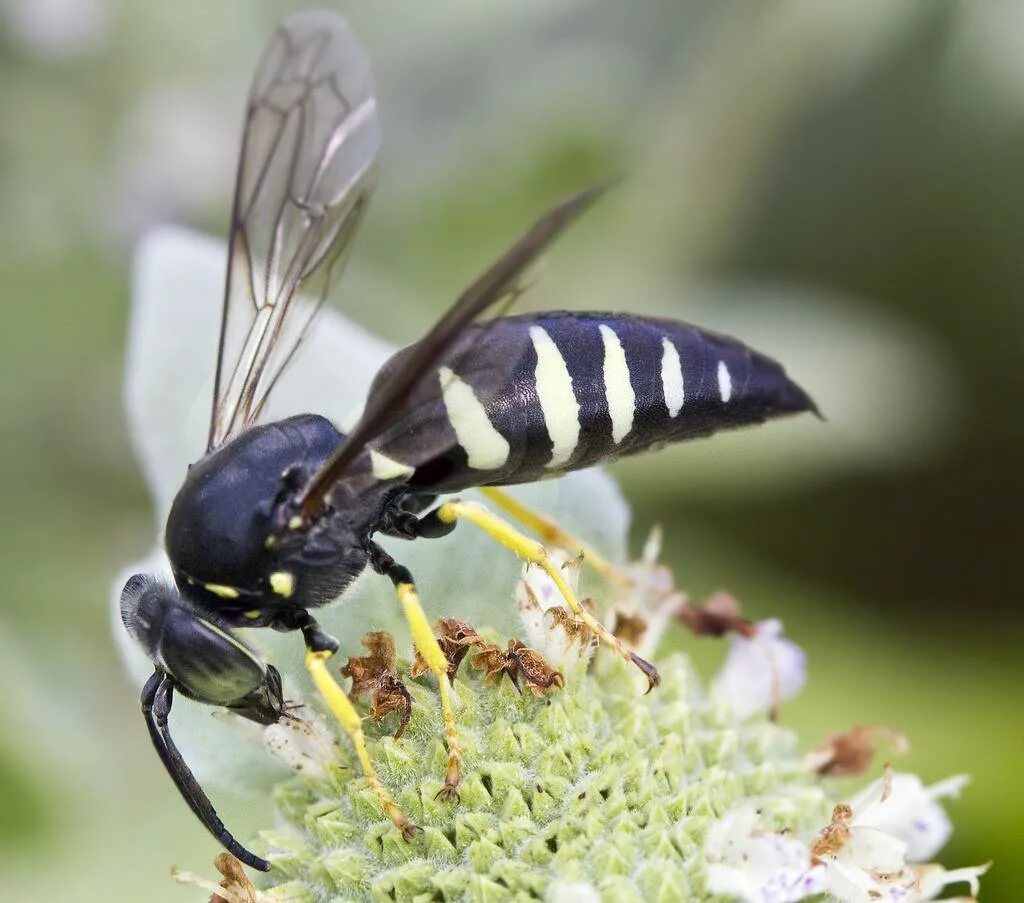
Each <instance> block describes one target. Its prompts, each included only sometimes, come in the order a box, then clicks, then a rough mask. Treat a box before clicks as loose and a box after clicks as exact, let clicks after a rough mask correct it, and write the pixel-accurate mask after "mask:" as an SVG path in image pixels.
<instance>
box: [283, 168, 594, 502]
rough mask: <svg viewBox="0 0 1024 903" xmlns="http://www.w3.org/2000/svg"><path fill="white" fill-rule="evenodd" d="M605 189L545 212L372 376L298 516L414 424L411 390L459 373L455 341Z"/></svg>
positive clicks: (514, 290) (511, 295)
mask: <svg viewBox="0 0 1024 903" xmlns="http://www.w3.org/2000/svg"><path fill="white" fill-rule="evenodd" d="M604 190H605V186H604V185H595V186H591V187H590V188H586V189H584V190H583V191H580V192H578V193H577V194H574V195H572V196H570V197H568V198H566V199H565V200H564V201H562V202H561V203H559V204H557V205H555V206H554V207H552V208H551V209H550V210H548V211H547V212H546V213H545V214H543V215H542V216H541V217H540V219H538V220H537V221H536V222H535V223H534V224H533V225H532V226H531V227H530V228H529V229H527V231H526V232H524V233H523V234H522V235H521V236H520V237H519V239H518V240H517V241H516V242H515V243H514V244H513V245H512V246H511V247H510V248H509V249H508V250H507V251H506V252H505V253H504V254H502V256H501V257H499V258H498V259H497V260H496V261H495V262H494V263H493V264H491V266H490V267H488V268H487V269H486V270H485V271H484V272H483V273H482V274H481V275H480V276H479V278H477V280H476V281H475V282H473V284H472V285H470V286H469V287H468V288H467V289H466V290H465V291H464V292H463V293H462V294H461V295H460V296H459V298H458V300H456V302H455V304H453V305H452V307H451V308H449V310H448V312H447V313H446V314H445V315H444V316H443V317H441V319H440V320H438V321H437V323H436V324H435V325H434V327H433V328H432V329H431V330H430V331H429V332H428V333H427V334H426V335H425V336H424V337H423V338H422V339H420V341H418V342H416V343H415V344H414V345H411V346H409V347H408V348H406V349H404V351H403V352H400V353H399V355H396V357H394V358H392V360H391V361H390V362H389V364H387V365H385V368H384V369H382V371H381V373H379V374H378V376H377V378H376V379H375V380H374V384H373V387H372V389H371V391H370V395H369V397H368V399H367V402H366V408H365V410H364V411H363V414H362V416H361V417H360V419H359V422H358V423H357V424H356V426H355V427H354V428H353V429H352V431H351V432H350V433H349V434H348V436H347V437H346V439H345V441H344V442H343V443H342V444H341V445H340V446H339V447H338V449H337V451H336V452H335V453H334V454H333V455H332V456H331V457H330V458H329V459H328V460H327V462H326V463H325V464H324V465H323V467H322V468H321V469H320V470H319V471H318V472H317V473H316V474H315V475H314V477H313V479H312V480H311V481H310V483H309V485H308V486H307V487H306V489H305V490H304V492H303V494H302V498H301V500H300V504H301V512H302V514H303V516H309V515H311V514H313V513H314V512H316V511H318V510H319V509H320V508H321V507H322V505H323V503H324V500H325V499H326V498H327V496H328V494H329V493H330V491H331V489H332V488H333V487H334V486H335V485H336V484H337V483H338V482H339V481H340V480H342V479H343V478H344V477H345V475H346V474H347V472H348V470H349V468H350V467H351V466H352V465H353V464H354V463H355V462H356V460H357V459H359V458H360V456H361V455H362V454H363V453H364V452H365V451H366V450H367V448H368V446H370V445H372V444H375V440H377V439H379V438H380V437H382V436H385V435H386V434H387V433H388V432H389V431H391V430H395V429H398V430H400V431H408V430H409V429H412V428H414V427H415V424H416V415H417V413H422V414H425V413H426V412H417V411H415V410H411V409H410V401H411V400H413V399H415V398H416V397H417V392H416V390H417V389H418V388H419V387H421V386H422V385H423V383H424V381H425V380H434V379H437V378H438V373H439V371H440V370H441V369H442V368H448V369H449V370H451V371H452V372H453V373H458V360H457V356H458V355H457V354H456V357H452V354H451V353H452V352H453V351H456V352H457V351H458V348H457V346H458V344H459V339H460V338H461V337H463V336H464V335H465V333H466V331H467V330H468V329H469V327H470V326H472V325H473V324H474V323H475V321H476V320H477V318H478V317H480V316H481V315H482V314H484V313H486V312H487V311H488V310H489V309H490V308H492V307H494V306H495V305H496V304H499V303H500V302H502V301H507V302H511V301H512V300H514V299H515V297H516V296H517V295H518V293H519V291H520V290H521V289H520V285H519V279H520V277H521V276H522V274H523V272H524V271H525V270H526V269H527V268H528V267H529V266H530V264H532V263H533V262H534V261H535V260H536V259H537V258H538V257H539V256H540V254H541V253H542V252H543V251H544V250H545V249H546V248H547V246H548V245H549V244H551V242H552V241H554V239H555V238H557V237H558V236H559V235H560V234H561V233H562V231H563V230H564V229H565V228H566V227H567V226H568V225H569V224H570V223H572V222H573V221H574V220H575V219H576V218H577V217H578V216H579V215H580V214H581V213H583V211H584V210H586V209H587V208H588V207H589V206H590V205H591V204H592V203H593V202H594V201H595V200H596V199H597V198H598V197H599V196H600V195H601V194H602V193H603V192H604ZM493 363H494V366H495V367H498V368H502V369H504V368H510V367H514V365H515V362H508V361H494V362H493ZM442 378H446V377H445V376H442ZM448 378H450V377H448ZM490 382H491V383H492V384H497V383H498V382H499V381H498V380H496V379H492V380H490ZM431 453H432V452H431ZM424 454H427V452H426V450H424Z"/></svg>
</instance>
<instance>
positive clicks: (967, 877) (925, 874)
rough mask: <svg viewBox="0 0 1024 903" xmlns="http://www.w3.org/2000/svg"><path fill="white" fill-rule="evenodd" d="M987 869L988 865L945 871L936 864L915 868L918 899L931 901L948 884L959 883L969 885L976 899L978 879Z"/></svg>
mask: <svg viewBox="0 0 1024 903" xmlns="http://www.w3.org/2000/svg"><path fill="white" fill-rule="evenodd" d="M988 868H989V867H988V864H986V865H973V866H966V867H964V868H959V869H950V870H949V871H947V870H946V869H944V868H943V867H942V866H941V865H939V864H937V863H929V864H928V865H920V866H917V867H916V868H915V871H916V872H917V878H918V881H919V882H920V895H921V897H920V899H922V900H932V899H934V898H935V897H937V896H938V895H939V894H940V893H941V892H942V891H943V890H945V888H947V887H948V886H949V885H950V884H960V883H966V884H968V885H970V888H971V896H972V897H977V896H978V890H979V882H978V879H979V878H980V877H981V876H982V875H984V874H985V872H987V871H988Z"/></svg>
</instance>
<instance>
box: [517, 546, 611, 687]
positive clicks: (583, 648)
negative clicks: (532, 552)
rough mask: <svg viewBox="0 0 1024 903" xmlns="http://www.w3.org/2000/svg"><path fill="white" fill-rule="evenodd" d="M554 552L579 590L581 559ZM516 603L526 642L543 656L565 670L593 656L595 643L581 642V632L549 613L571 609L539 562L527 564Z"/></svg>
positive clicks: (555, 557)
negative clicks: (537, 564) (567, 628)
mask: <svg viewBox="0 0 1024 903" xmlns="http://www.w3.org/2000/svg"><path fill="white" fill-rule="evenodd" d="M550 554H551V558H552V560H553V561H554V562H555V564H556V566H558V567H559V568H561V570H562V576H563V577H564V578H565V582H566V583H567V584H568V585H569V588H570V589H571V590H572V591H573V592H574V593H577V592H578V587H579V577H580V566H581V562H580V560H579V559H574V558H573V557H572V556H571V555H569V554H568V553H567V552H564V551H562V550H561V549H552V550H551V552H550ZM515 602H516V607H517V608H518V609H519V620H520V621H521V622H522V625H523V637H522V639H523V641H524V642H525V643H526V645H527V646H530V647H531V648H533V649H536V650H537V651H538V652H539V653H540V654H541V655H543V656H544V658H546V659H547V660H548V662H549V663H550V664H551V665H552V666H553V667H555V668H557V669H558V670H560V671H565V670H568V669H569V668H571V667H573V666H574V665H577V664H579V663H580V662H585V661H588V660H589V659H590V657H591V655H592V654H593V651H594V646H593V643H591V642H589V641H586V642H581V638H580V635H579V634H577V633H576V632H575V631H572V630H570V631H566V629H565V627H564V626H563V624H562V623H560V622H559V621H556V620H555V619H554V618H553V617H552V614H549V612H553V611H554V610H561V611H563V612H565V613H566V614H570V612H569V609H568V607H567V606H566V604H565V601H564V600H563V598H562V593H561V591H560V590H559V589H558V587H557V586H556V585H555V582H554V580H552V579H551V578H550V577H549V576H548V575H547V573H545V572H544V571H543V570H541V569H540V568H539V567H537V566H535V565H530V564H524V565H523V568H522V576H521V577H520V579H519V582H518V583H517V584H516V591H515Z"/></svg>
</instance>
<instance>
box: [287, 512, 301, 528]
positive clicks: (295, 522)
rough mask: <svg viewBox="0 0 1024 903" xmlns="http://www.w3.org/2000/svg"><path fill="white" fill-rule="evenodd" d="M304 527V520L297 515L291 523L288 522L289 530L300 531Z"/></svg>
mask: <svg viewBox="0 0 1024 903" xmlns="http://www.w3.org/2000/svg"><path fill="white" fill-rule="evenodd" d="M301 526H302V518H301V517H299V515H297V514H296V515H295V516H294V517H293V518H292V519H291V520H290V521H288V529H289V530H298V529H299V527H301Z"/></svg>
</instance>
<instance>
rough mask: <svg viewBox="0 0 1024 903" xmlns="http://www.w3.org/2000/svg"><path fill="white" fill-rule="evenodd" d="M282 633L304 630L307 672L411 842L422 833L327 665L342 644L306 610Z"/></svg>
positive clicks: (282, 625) (291, 616)
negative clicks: (378, 765)
mask: <svg viewBox="0 0 1024 903" xmlns="http://www.w3.org/2000/svg"><path fill="white" fill-rule="evenodd" d="M273 626H274V627H276V628H277V629H278V630H301V631H302V638H303V640H305V642H306V670H307V671H309V674H310V677H312V678H313V684H314V685H315V686H316V688H317V691H318V692H319V693H320V696H321V698H322V699H323V701H324V702H325V703H326V704H327V707H328V708H329V709H330V710H331V712H332V713H333V714H334V717H335V718H337V719H338V722H339V723H340V724H341V727H342V729H343V730H344V731H345V733H346V734H348V738H349V740H351V741H352V745H353V746H354V747H355V750H356V757H357V758H358V759H359V765H360V766H361V767H362V770H363V776H364V777H365V778H366V780H367V781H368V782H369V784H370V787H371V788H372V789H373V792H374V793H375V794H376V796H377V799H378V800H379V801H380V805H381V808H382V809H383V810H384V813H385V814H386V815H387V817H388V818H390V819H391V822H392V824H394V826H395V827H396V828H398V830H399V831H400V832H401V834H402V837H403V838H404V839H405V840H411V839H412V838H413V836H414V835H415V834H416V833H417V832H418V831H419V830H420V828H419V827H418V826H417V825H416V824H414V823H413V822H412V821H411V820H410V819H409V818H408V817H407V816H406V815H405V813H404V812H402V810H401V809H399V808H398V804H397V803H395V801H394V800H393V799H392V798H391V796H390V794H389V793H388V792H387V791H386V790H385V789H384V785H383V784H382V783H381V781H380V778H379V777H378V776H377V771H376V769H375V768H374V767H373V762H372V761H371V760H370V751H369V750H368V749H367V748H366V736H365V735H364V734H363V720H362V718H360V717H359V712H357V711H356V708H355V706H354V705H352V700H350V699H349V698H348V695H347V694H346V693H345V691H344V690H343V689H342V688H341V686H340V685H339V684H338V682H337V681H336V680H335V679H334V676H333V675H332V674H331V672H330V671H329V670H328V668H327V661H328V659H330V657H331V656H332V655H334V653H335V652H337V651H338V641H337V640H336V639H334V637H332V636H330V635H329V634H328V633H325V632H324V630H323V629H322V628H321V627H320V625H319V624H318V623H317V621H316V619H315V618H314V617H313V616H312V615H311V614H310V613H309V612H308V611H306V610H304V609H295V610H294V611H290V612H286V613H284V614H282V616H281V617H280V618H278V620H277V622H275V623H274V625H273Z"/></svg>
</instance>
